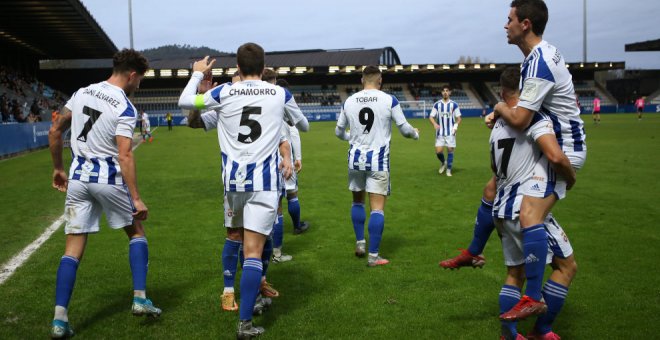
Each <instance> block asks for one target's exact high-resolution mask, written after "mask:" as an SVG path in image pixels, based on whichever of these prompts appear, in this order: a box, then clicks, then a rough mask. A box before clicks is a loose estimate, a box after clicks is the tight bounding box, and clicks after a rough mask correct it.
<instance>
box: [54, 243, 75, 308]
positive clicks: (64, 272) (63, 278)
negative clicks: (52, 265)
mask: <svg viewBox="0 0 660 340" xmlns="http://www.w3.org/2000/svg"><path fill="white" fill-rule="evenodd" d="M78 263H79V261H78V259H76V258H75V257H72V256H66V255H64V256H62V259H61V260H60V267H59V268H57V283H56V285H55V306H62V307H64V308H69V300H71V294H72V293H73V286H74V285H75V283H76V271H78Z"/></svg>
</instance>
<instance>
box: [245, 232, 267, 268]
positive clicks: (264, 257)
mask: <svg viewBox="0 0 660 340" xmlns="http://www.w3.org/2000/svg"><path fill="white" fill-rule="evenodd" d="M271 256H273V238H272V237H268V238H266V243H265V244H264V251H263V252H261V263H262V264H263V272H264V273H263V275H264V276H266V272H267V271H268V264H269V263H270V257H271ZM243 270H245V268H243Z"/></svg>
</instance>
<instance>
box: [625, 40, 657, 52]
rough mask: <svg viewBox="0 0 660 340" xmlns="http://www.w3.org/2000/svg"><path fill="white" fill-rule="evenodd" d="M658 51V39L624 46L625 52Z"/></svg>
mask: <svg viewBox="0 0 660 340" xmlns="http://www.w3.org/2000/svg"><path fill="white" fill-rule="evenodd" d="M649 51H660V39H656V40H647V41H642V42H637V43H632V44H626V52H649Z"/></svg>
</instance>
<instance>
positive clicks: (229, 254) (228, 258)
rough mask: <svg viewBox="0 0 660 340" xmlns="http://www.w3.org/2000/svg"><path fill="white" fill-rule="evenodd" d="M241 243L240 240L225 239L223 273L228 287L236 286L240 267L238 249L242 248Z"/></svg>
mask: <svg viewBox="0 0 660 340" xmlns="http://www.w3.org/2000/svg"><path fill="white" fill-rule="evenodd" d="M241 244H242V243H241V242H240V241H233V240H230V239H225V246H224V247H223V248H222V275H223V277H224V281H225V287H226V288H229V287H231V288H234V282H235V280H236V270H237V268H238V250H239V249H240V248H241Z"/></svg>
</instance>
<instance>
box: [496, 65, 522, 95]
mask: <svg viewBox="0 0 660 340" xmlns="http://www.w3.org/2000/svg"><path fill="white" fill-rule="evenodd" d="M500 86H501V87H502V90H504V91H506V92H511V91H518V88H519V87H520V68H518V67H513V66H512V67H507V68H505V69H504V71H502V74H501V75H500Z"/></svg>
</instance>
